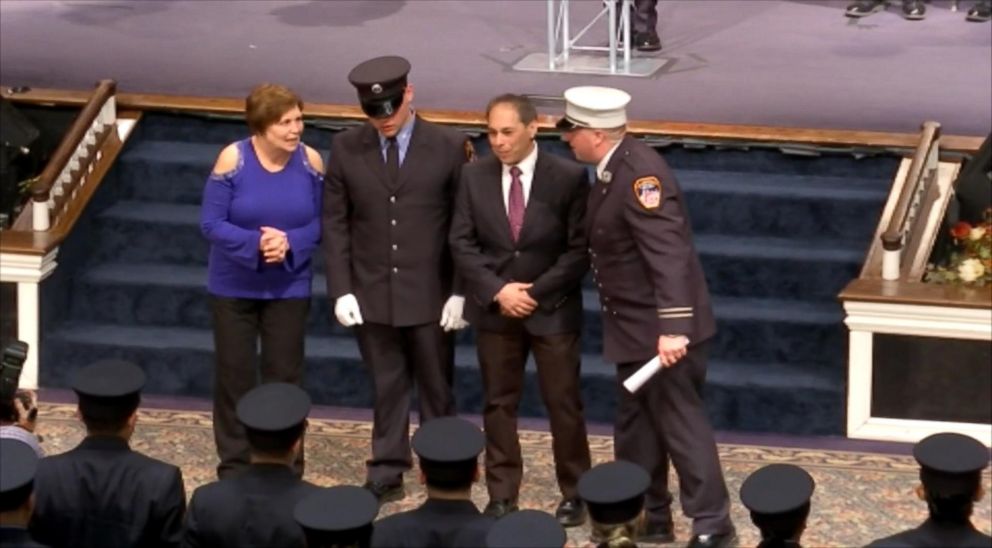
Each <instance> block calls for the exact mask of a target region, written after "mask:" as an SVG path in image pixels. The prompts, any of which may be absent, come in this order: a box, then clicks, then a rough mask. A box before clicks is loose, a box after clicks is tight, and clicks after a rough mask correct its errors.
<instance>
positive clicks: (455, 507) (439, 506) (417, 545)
mask: <svg viewBox="0 0 992 548" xmlns="http://www.w3.org/2000/svg"><path fill="white" fill-rule="evenodd" d="M492 522H493V519H492V518H489V517H486V516H484V515H482V513H481V512H479V509H478V508H476V507H475V504H473V503H472V501H470V500H444V499H431V498H428V499H427V500H426V501H425V502H424V504H422V505H421V506H420V507H419V508H416V509H414V510H410V511H408V512H401V513H398V514H393V515H391V516H389V517H387V518H384V519H382V520H380V521H377V522H376V523H375V527H374V529H373V531H372V548H428V547H430V548H456V547H465V548H467V547H469V546H483V545H484V541H485V535H486V533H487V532H488V529H489V525H491V524H492Z"/></svg>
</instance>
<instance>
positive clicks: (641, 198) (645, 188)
mask: <svg viewBox="0 0 992 548" xmlns="http://www.w3.org/2000/svg"><path fill="white" fill-rule="evenodd" d="M634 197H635V198H637V201H638V202H640V204H641V207H643V208H644V209H657V208H658V206H660V205H661V181H659V180H658V178H657V177H641V178H640V179H637V180H636V181H634Z"/></svg>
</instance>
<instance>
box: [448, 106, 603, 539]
mask: <svg viewBox="0 0 992 548" xmlns="http://www.w3.org/2000/svg"><path fill="white" fill-rule="evenodd" d="M486 118H487V120H488V125H489V143H490V144H491V145H492V149H493V155H492V156H487V157H485V158H482V159H480V160H479V161H477V162H473V163H472V164H470V165H467V166H465V168H464V169H463V170H462V179H461V184H460V188H459V192H458V201H457V205H456V207H455V216H454V220H453V221H452V225H451V250H452V253H453V254H454V258H455V264H456V265H457V267H458V273H459V275H460V276H461V277H462V278H463V279H464V281H465V294H466V295H467V296H468V302H467V303H466V310H465V315H466V317H467V318H468V320H469V321H470V322H472V325H474V326H475V329H476V336H475V342H476V345H477V347H478V357H479V366H480V368H481V370H482V378H483V386H484V387H485V406H484V407H485V411H484V412H483V421H484V423H485V430H486V488H487V489H488V490H489V504H488V506H486V510H485V513H486V515H488V516H492V517H494V518H498V517H501V516H503V515H504V514H506V513H508V512H512V511H514V510H516V509H517V495H518V494H519V492H520V480H521V478H522V477H523V459H522V457H521V454H520V440H519V438H518V434H517V408H518V407H519V405H520V398H521V397H522V395H523V390H524V378H525V376H524V375H525V373H524V368H525V366H526V364H527V356H528V355H529V354H533V355H534V361H535V362H536V363H537V377H538V384H539V385H540V390H541V398H542V399H543V400H544V406H545V407H546V408H547V409H548V417H549V418H550V423H551V435H552V438H553V443H552V450H553V452H554V458H555V472H556V476H557V479H558V487H559V489H560V490H561V494H562V500H561V502H560V503H559V504H558V509H557V510H556V512H555V514H556V515H557V516H558V519H559V520H561V523H562V525H564V526H566V527H572V526H576V525H581V524H582V523H583V522H584V521H585V509H584V508H583V507H582V501H581V500H580V499H579V498H578V497H577V496H576V493H575V484H576V483H578V481H579V476H581V475H582V473H583V472H585V471H586V470H588V469H589V465H590V456H589V442H588V440H587V439H586V424H585V417H583V415H582V397H581V394H580V386H579V369H580V366H581V360H580V354H581V348H580V347H581V333H580V331H581V328H582V287H581V286H582V278H583V276H585V274H586V272H587V271H588V270H589V258H588V256H587V254H586V237H585V226H584V221H585V211H586V197H587V196H588V194H589V177H588V175H587V173H586V170H585V168H583V166H581V165H579V164H577V163H575V162H572V161H570V160H567V159H565V158H561V157H559V156H555V155H554V154H551V153H548V152H541V151H538V147H537V143H536V142H535V141H534V137H535V135H536V134H537V111H536V110H535V109H534V105H533V104H531V102H530V101H529V100H528V99H527V98H526V97H522V96H519V95H510V94H507V95H501V96H498V97H495V98H494V99H492V100H491V101H490V102H489V106H488V107H487V108H486Z"/></svg>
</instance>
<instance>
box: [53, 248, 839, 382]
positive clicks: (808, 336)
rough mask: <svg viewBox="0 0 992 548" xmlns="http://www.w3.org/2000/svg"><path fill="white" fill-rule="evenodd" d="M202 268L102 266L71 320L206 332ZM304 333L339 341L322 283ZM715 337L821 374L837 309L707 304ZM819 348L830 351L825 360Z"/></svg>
mask: <svg viewBox="0 0 992 548" xmlns="http://www.w3.org/2000/svg"><path fill="white" fill-rule="evenodd" d="M206 276H207V273H206V268H205V267H200V266H179V265H171V264H148V263H106V264H101V265H97V266H95V267H91V268H88V269H87V270H85V271H84V272H83V273H81V274H80V276H79V277H78V280H77V282H76V289H77V290H76V291H73V292H72V295H71V299H72V303H71V313H72V317H73V318H75V319H76V321H88V322H94V323H108V324H112V323H118V324H121V325H182V326H186V327H194V328H202V329H209V328H210V325H211V319H210V313H209V309H208V305H207V293H206V289H205V283H206ZM313 295H314V298H313V300H312V303H311V309H310V317H309V321H308V331H309V333H311V334H336V335H343V334H346V333H347V332H348V331H347V330H346V329H345V328H343V327H341V326H340V325H339V324H338V323H337V321H336V320H334V317H333V311H332V305H331V303H330V301H329V300H328V299H327V287H326V282H325V279H324V277H323V276H322V275H320V274H318V275H316V276H315V277H314V283H313ZM598 303H599V300H598V297H597V295H596V292H595V291H592V290H585V291H584V292H583V304H584V307H585V318H584V326H583V337H582V351H583V352H584V353H587V354H592V355H598V354H600V353H602V326H601V319H600V312H599V304H598ZM714 309H715V311H716V315H717V320H718V325H719V330H718V333H717V336H716V338H715V339H714V341H713V345H712V349H711V355H712V356H714V357H716V358H720V359H728V360H736V361H751V362H762V361H771V362H784V361H790V362H797V363H802V364H804V366H807V367H820V368H829V367H831V365H833V364H834V363H835V362H836V361H837V360H838V359H839V358H840V357H842V356H843V355H844V352H843V349H844V345H845V341H846V339H845V336H844V330H843V325H842V323H841V320H842V318H843V315H842V313H841V309H840V306H839V305H837V304H834V303H823V304H820V303H807V302H802V301H780V300H774V299H745V298H733V297H726V298H719V297H718V298H716V299H714ZM458 340H459V343H460V344H463V345H468V346H471V345H473V344H474V333H473V332H472V330H467V331H463V332H460V333H459V335H458ZM823 348H835V349H838V350H837V352H835V353H829V352H828V353H825V352H823V350H822V349H823Z"/></svg>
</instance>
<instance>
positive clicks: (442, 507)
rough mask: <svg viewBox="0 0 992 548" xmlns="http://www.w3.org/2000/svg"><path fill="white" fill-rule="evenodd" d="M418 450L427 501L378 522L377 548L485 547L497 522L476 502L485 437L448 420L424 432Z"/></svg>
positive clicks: (415, 445) (415, 447)
mask: <svg viewBox="0 0 992 548" xmlns="http://www.w3.org/2000/svg"><path fill="white" fill-rule="evenodd" d="M412 445H413V451H414V453H416V454H417V457H419V461H420V481H421V483H423V484H425V485H426V486H427V501H426V502H424V504H423V505H421V506H420V507H419V508H416V509H414V510H409V511H406V512H400V513H398V514H393V515H392V516H389V517H387V518H384V519H382V520H380V521H379V522H377V523H376V524H375V529H374V531H373V532H372V546H373V547H377V548H378V547H382V548H428V547H429V548H444V547H453V546H481V545H482V544H483V542H484V541H485V535H486V533H488V532H489V527H490V526H491V524H492V522H493V519H492V518H489V517H486V516H483V515H482V513H481V512H479V509H478V508H476V506H475V504H474V503H473V502H472V484H473V483H475V482H476V481H478V480H479V462H478V460H479V454H480V453H482V448H483V446H484V445H485V438H484V436H483V434H482V431H481V430H480V429H479V427H478V426H475V425H474V424H472V423H470V422H468V421H467V420H465V419H460V418H457V417H443V418H439V419H434V420H431V421H428V422H426V423H424V424H423V425H422V426H421V427H420V428H418V429H417V432H416V433H415V434H414V435H413V440H412Z"/></svg>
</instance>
